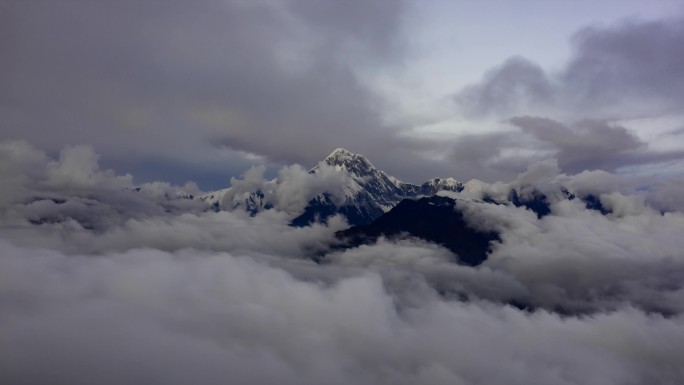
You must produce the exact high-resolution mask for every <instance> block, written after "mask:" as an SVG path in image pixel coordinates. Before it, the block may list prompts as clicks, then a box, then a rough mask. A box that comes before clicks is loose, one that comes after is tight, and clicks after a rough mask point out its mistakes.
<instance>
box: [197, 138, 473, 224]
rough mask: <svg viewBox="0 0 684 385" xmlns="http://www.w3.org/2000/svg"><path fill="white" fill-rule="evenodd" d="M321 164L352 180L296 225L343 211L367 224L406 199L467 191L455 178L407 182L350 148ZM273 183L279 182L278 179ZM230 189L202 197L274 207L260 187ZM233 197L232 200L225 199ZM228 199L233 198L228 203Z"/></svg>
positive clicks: (220, 204) (215, 203)
mask: <svg viewBox="0 0 684 385" xmlns="http://www.w3.org/2000/svg"><path fill="white" fill-rule="evenodd" d="M321 163H324V164H326V165H328V166H331V167H334V168H335V169H336V171H337V172H340V173H344V175H345V176H346V178H345V180H346V181H348V182H347V183H346V184H345V185H344V186H342V188H341V190H342V193H343V199H342V200H341V202H340V200H339V199H334V198H333V196H337V195H340V194H339V192H335V194H333V192H332V191H330V192H324V193H322V194H319V195H318V196H316V197H314V198H313V199H312V200H311V201H310V202H309V204H308V205H307V206H306V208H305V210H304V212H303V213H301V215H299V216H298V217H296V218H295V219H294V220H293V221H292V224H293V225H295V226H306V225H310V224H311V223H313V222H320V221H325V220H326V219H327V218H329V217H330V216H332V215H335V214H342V215H344V216H345V217H346V218H347V221H348V222H349V224H351V225H366V224H369V223H371V222H373V220H375V219H376V218H378V217H379V216H381V215H382V214H384V213H386V212H388V211H389V210H390V209H392V208H393V207H394V206H396V205H397V204H398V203H399V202H401V201H402V200H404V199H407V198H411V199H415V198H418V197H421V196H432V195H435V194H437V193H438V192H440V191H454V192H458V191H461V190H463V183H461V182H459V181H457V180H456V179H454V178H435V179H431V180H429V181H427V182H425V183H423V184H421V185H414V184H411V183H404V182H402V181H400V180H399V179H397V178H394V177H392V176H389V175H387V174H385V172H383V171H381V170H378V169H377V168H375V167H374V166H373V165H372V164H371V163H370V162H369V161H368V160H367V159H366V158H365V157H363V156H362V155H359V154H354V153H352V152H350V151H348V150H346V149H343V148H338V149H335V150H334V151H333V152H332V153H330V155H328V156H327V157H326V158H325V159H324V160H323V161H322V162H321ZM320 168H321V166H320V165H318V166H316V167H314V168H312V169H311V170H310V171H309V173H310V174H316V173H318V172H320ZM269 183H272V184H275V183H277V181H271V182H269ZM230 190H231V189H230V188H228V189H223V190H218V191H214V192H211V193H208V194H205V195H202V196H200V197H198V199H201V200H203V201H205V202H207V203H209V204H210V205H211V206H212V207H213V208H214V209H215V210H222V209H223V210H235V209H243V210H246V211H248V212H250V213H252V214H256V213H258V212H259V211H262V210H267V209H270V208H272V207H274V203H273V202H269V201H268V199H267V198H266V195H265V194H264V192H263V191H260V190H256V191H250V192H247V193H244V194H239V195H231V194H230ZM226 197H229V198H230V199H225V198H226ZM226 200H229V201H228V202H227V201H226Z"/></svg>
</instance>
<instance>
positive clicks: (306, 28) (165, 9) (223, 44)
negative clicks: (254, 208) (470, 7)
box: [0, 0, 420, 185]
mask: <svg viewBox="0 0 684 385" xmlns="http://www.w3.org/2000/svg"><path fill="white" fill-rule="evenodd" d="M4 8H5V10H6V11H7V14H10V15H11V17H10V20H9V22H8V23H5V24H3V28H4V29H5V30H6V31H7V33H4V34H2V36H3V37H2V38H0V48H1V49H2V51H3V52H6V53H7V55H5V57H6V60H3V61H2V63H1V64H0V66H1V67H0V74H2V83H3V87H1V88H2V91H0V92H1V94H0V101H2V103H0V109H1V110H2V116H3V118H2V121H0V127H1V129H2V132H3V134H4V135H3V136H4V137H5V138H10V139H25V140H28V141H30V142H31V143H34V144H35V145H37V146H38V147H40V148H44V149H47V150H49V151H58V150H59V149H60V148H61V147H62V146H64V145H66V144H71V145H73V144H89V145H92V146H94V147H95V148H96V149H98V151H99V152H100V153H102V154H103V156H104V158H105V160H106V163H107V164H108V165H111V166H113V167H116V168H119V169H121V168H126V169H131V170H135V169H137V168H144V167H147V166H145V165H146V164H153V163H156V164H158V165H159V164H163V163H164V162H165V161H167V160H169V159H173V161H174V162H176V163H178V162H179V160H182V163H181V164H182V166H183V167H179V168H178V169H179V172H184V175H182V176H180V175H172V176H173V180H174V181H175V182H177V183H182V182H183V181H185V180H188V179H192V176H193V170H195V171H197V172H198V174H206V172H207V170H206V168H211V169H212V170H213V171H214V172H215V173H216V176H217V178H219V177H222V178H226V179H227V177H228V176H230V175H235V174H237V172H239V171H241V170H242V168H243V167H244V165H245V160H244V154H245V153H253V154H257V155H260V156H264V157H266V158H267V159H269V160H271V161H275V162H285V163H293V162H297V163H301V164H305V165H307V166H309V165H313V164H315V163H316V162H317V161H319V160H320V159H321V158H322V157H323V156H325V155H326V154H327V152H329V151H331V150H332V149H333V148H336V147H340V146H344V147H349V148H351V149H353V150H355V151H358V152H361V153H376V152H377V153H379V154H381V153H383V151H380V150H381V149H383V148H386V147H387V146H388V145H389V146H392V147H394V148H397V150H401V149H405V150H407V151H406V152H404V155H405V156H407V155H408V156H411V157H413V158H414V159H418V158H419V156H418V155H417V154H415V153H414V152H415V150H417V149H419V148H420V144H417V143H414V142H413V141H411V140H406V139H402V138H400V137H399V136H398V135H397V131H398V129H397V128H390V127H384V125H383V124H382V122H381V121H380V116H379V112H378V111H379V108H378V107H379V106H380V100H379V99H377V97H376V96H375V95H374V94H373V93H372V92H371V91H370V90H369V89H368V88H367V86H366V85H365V84H364V83H363V81H362V80H361V79H360V78H359V76H358V75H359V72H360V71H363V70H364V68H369V67H370V66H377V65H380V64H382V63H388V61H389V60H390V59H395V58H396V57H398V55H400V53H401V45H400V44H399V43H398V42H396V36H397V30H398V28H399V23H400V16H401V13H402V4H401V3H400V2H392V3H386V2H380V1H364V2H353V3H344V4H339V2H336V1H326V2H316V4H312V3H311V2H308V1H295V0H292V1H287V2H259V3H257V4H249V3H248V2H235V1H229V2H223V1H202V2H200V3H194V4H193V5H192V6H190V5H188V4H186V3H185V2H182V1H169V2H163V4H162V3H160V2H156V1H146V2H142V3H133V2H125V3H120V2H113V1H99V2H96V3H92V2H61V3H50V2H10V3H9V4H5V5H4ZM312 148H317V149H319V151H311V149H312ZM227 149H228V150H227ZM216 159H222V160H223V161H224V163H223V164H217V161H216ZM387 164H391V162H387ZM236 167H239V168H236ZM198 170H201V172H200V171H198ZM146 174H149V172H148V173H146ZM181 178H184V179H181ZM203 179H204V180H206V179H207V178H206V176H205V177H204V178H203ZM214 185H216V184H214Z"/></svg>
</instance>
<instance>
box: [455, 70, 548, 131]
mask: <svg viewBox="0 0 684 385" xmlns="http://www.w3.org/2000/svg"><path fill="white" fill-rule="evenodd" d="M554 91H555V90H554V88H553V85H552V83H551V81H550V80H549V79H548V78H547V75H546V73H545V72H544V70H543V69H542V68H541V67H539V66H538V65H536V64H534V63H532V62H531V61H529V60H527V59H525V58H523V57H513V58H510V59H508V60H507V61H506V62H505V63H503V64H502V65H500V66H499V67H497V68H494V69H491V70H489V71H488V72H487V73H486V74H485V75H484V79H483V80H482V81H481V82H480V83H478V84H473V85H470V86H468V87H466V88H465V89H463V90H462V91H461V92H460V93H459V94H458V95H456V97H455V101H456V103H458V104H459V105H461V106H462V107H463V108H464V112H465V113H466V114H468V115H473V116H476V117H477V116H481V115H487V114H489V113H492V112H497V113H500V114H510V113H514V112H515V111H520V110H525V109H527V108H530V107H532V106H535V105H539V104H542V103H551V102H552V100H550V99H551V98H553V97H554Z"/></svg>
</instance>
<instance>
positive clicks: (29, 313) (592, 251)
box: [0, 142, 684, 384]
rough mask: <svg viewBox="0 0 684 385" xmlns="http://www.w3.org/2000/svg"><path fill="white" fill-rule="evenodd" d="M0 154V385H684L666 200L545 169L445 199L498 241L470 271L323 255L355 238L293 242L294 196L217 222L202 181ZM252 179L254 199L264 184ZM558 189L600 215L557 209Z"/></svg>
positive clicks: (294, 174)
mask: <svg viewBox="0 0 684 385" xmlns="http://www.w3.org/2000/svg"><path fill="white" fill-rule="evenodd" d="M0 158H1V159H2V160H3V161H2V162H1V163H0V164H2V168H0V172H2V180H3V181H6V183H3V184H2V201H0V202H1V206H0V229H1V230H2V231H0V293H2V295H1V296H0V298H1V300H0V340H1V341H2V346H3V348H2V349H0V380H2V382H7V383H13V384H41V383H55V382H58V383H73V384H86V383H93V382H97V383H102V384H107V383H112V384H113V383H121V382H127V383H139V382H146V383H171V384H173V383H187V382H188V381H196V380H197V379H201V381H202V382H203V383H208V384H211V383H225V382H226V381H230V382H235V383H252V384H254V383H272V382H276V381H277V382H279V383H293V384H295V383H296V384H307V383H322V382H324V383H339V384H348V383H361V384H366V383H367V384H383V383H387V384H390V383H393V384H396V383H406V384H415V383H427V384H446V383H449V384H454V383H456V384H477V383H488V384H618V383H619V384H646V383H663V384H667V383H678V382H681V380H682V378H684V372H683V371H682V365H681V356H682V354H684V340H682V338H681V335H682V334H683V333H684V318H683V316H682V314H683V312H684V300H682V299H683V298H684V288H683V287H682V284H681V282H684V253H683V252H682V250H684V244H683V242H684V241H682V238H681V236H680V234H681V231H682V229H684V214H682V208H683V207H682V205H681V201H677V200H676V199H673V198H672V197H674V196H681V187H678V186H675V185H671V184H668V183H663V184H658V183H652V186H653V187H652V188H651V189H648V190H644V189H643V188H642V187H641V186H642V183H643V182H644V181H643V180H635V179H630V178H626V177H624V176H619V175H614V174H609V173H606V172H596V171H595V172H585V173H580V174H565V173H561V172H560V170H559V167H558V165H557V162H556V161H554V160H548V161H546V162H542V163H540V164H536V165H533V166H531V167H530V168H529V170H528V171H527V172H525V173H523V174H521V175H520V176H519V177H518V178H517V179H516V180H514V181H512V182H509V183H497V184H493V185H487V184H482V183H479V184H478V183H477V182H471V183H469V184H468V185H467V186H466V187H467V188H466V190H464V192H463V193H448V194H449V195H450V196H452V197H454V198H456V199H457V207H458V208H459V209H460V210H462V211H463V212H464V215H465V218H466V220H467V221H468V222H469V223H470V225H472V226H475V227H481V228H484V229H490V230H492V229H494V230H497V231H500V232H501V238H502V241H501V242H500V243H495V244H493V250H492V252H491V254H490V256H489V258H488V260H487V261H486V262H485V263H484V264H482V265H481V266H478V267H476V268H473V267H468V266H461V265H457V264H454V263H453V262H452V261H453V257H452V256H451V255H450V254H449V251H448V250H446V249H444V248H442V247H440V246H437V245H432V244H427V243H425V242H423V241H418V240H413V239H400V240H387V239H381V240H380V241H379V242H378V243H376V244H374V245H365V246H360V247H358V248H353V249H348V250H332V251H331V250H330V249H329V247H330V245H331V244H334V242H335V238H334V232H335V231H337V230H340V229H343V228H345V226H346V223H345V222H344V220H343V219H342V218H339V217H338V218H335V219H333V220H331V221H329V222H328V224H327V225H314V226H312V227H307V228H293V227H289V226H288V225H287V224H288V222H289V219H291V217H292V213H291V212H290V211H292V210H294V208H295V207H298V203H297V202H299V199H298V198H295V199H293V200H291V201H288V200H285V201H284V203H283V204H282V206H276V207H274V208H273V209H271V210H265V211H263V212H260V213H258V214H257V215H255V216H250V215H248V214H247V213H245V212H242V211H240V210H235V211H221V212H214V211H213V210H211V209H209V207H207V205H206V204H204V203H203V202H199V201H197V200H191V199H187V195H188V194H190V193H192V192H193V191H191V190H192V188H193V186H192V185H188V186H183V187H179V186H173V185H170V184H166V183H162V182H156V183H151V184H145V185H138V186H136V185H133V184H132V183H131V179H132V178H131V176H130V175H124V176H122V175H116V174H115V173H114V172H112V171H109V170H102V169H101V168H100V167H99V165H98V163H97V155H96V154H95V153H94V152H93V151H92V150H91V149H89V148H87V147H68V148H65V149H64V150H63V151H62V152H61V154H60V156H59V157H58V158H52V157H50V156H48V155H46V154H45V153H43V152H41V151H39V150H36V149H35V148H33V147H32V146H30V145H28V144H26V143H21V142H3V143H2V144H1V145H0ZM258 171H259V170H256V172H251V173H250V172H248V173H246V174H245V178H244V179H243V180H242V181H243V182H245V183H249V181H256V183H257V184H258V185H263V183H264V182H263V178H262V177H261V175H260V174H259V172H258ZM304 174H305V173H304V172H303V170H301V169H300V168H298V167H296V166H293V167H287V168H284V169H283V170H282V171H281V174H280V176H281V178H282V180H283V182H282V184H283V186H284V187H283V188H284V190H283V194H284V193H285V192H293V196H295V197H296V196H298V195H297V194H298V192H299V191H303V190H302V189H301V185H300V184H299V182H301V181H302V178H305V177H304ZM307 175H308V174H307ZM331 175H332V174H331ZM329 180H334V178H333V177H330V179H329ZM317 183H318V182H315V183H314V182H311V181H309V182H306V181H304V182H303V185H304V186H309V187H310V191H317V190H316V189H318V188H319V187H320V185H319V184H317ZM321 183H323V182H321ZM475 186H479V187H477V188H476V187H475ZM295 187H299V189H295ZM561 187H565V188H568V189H570V190H571V191H573V192H575V193H576V194H578V195H586V194H594V195H596V196H597V197H598V199H599V200H600V202H601V203H602V204H603V205H604V206H605V207H606V208H607V209H609V211H610V213H609V214H607V215H603V214H601V213H600V212H598V211H596V210H591V209H587V208H586V206H585V204H584V202H583V201H581V200H580V199H579V198H578V199H573V200H567V199H563V198H562V197H563V193H562V191H561ZM510 189H516V191H519V194H520V196H524V194H526V193H529V194H532V193H533V192H534V191H540V192H543V193H544V194H545V195H546V196H547V197H548V201H549V204H550V209H551V213H550V215H547V216H545V217H543V218H541V219H539V218H538V217H537V215H536V214H535V213H533V212H531V211H529V210H526V209H525V208H524V207H515V206H513V205H504V204H500V205H496V204H492V203H485V202H484V201H482V198H483V197H484V196H485V195H488V196H492V197H496V196H497V194H505V193H506V192H507V191H509V190H510ZM195 193H197V192H195ZM307 194H309V193H305V194H304V195H307ZM292 202H295V203H292ZM313 256H316V257H317V260H318V261H319V262H318V263H316V262H314V259H313Z"/></svg>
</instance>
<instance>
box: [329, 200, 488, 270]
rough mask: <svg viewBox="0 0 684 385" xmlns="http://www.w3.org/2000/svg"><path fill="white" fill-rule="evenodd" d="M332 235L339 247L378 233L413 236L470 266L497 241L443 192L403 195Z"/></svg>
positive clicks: (366, 241) (359, 242) (366, 240)
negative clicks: (365, 219)
mask: <svg viewBox="0 0 684 385" xmlns="http://www.w3.org/2000/svg"><path fill="white" fill-rule="evenodd" d="M336 235H337V237H338V238H339V239H340V240H341V244H340V245H338V246H337V247H339V248H349V247H356V246H359V245H362V244H370V243H374V242H375V241H376V240H377V239H378V238H379V237H380V236H383V237H386V238H390V239H391V238H401V237H415V238H419V239H422V240H424V241H428V242H432V243H436V244H438V245H441V246H444V247H446V248H447V249H449V250H450V251H451V252H453V253H454V254H455V261H456V262H459V263H462V264H465V265H470V266H475V265H479V264H481V263H482V262H484V261H485V260H486V259H487V253H488V252H489V250H490V247H491V244H492V242H495V241H500V238H499V234H498V233H496V232H494V231H479V230H476V229H474V228H473V227H471V226H469V225H468V223H467V222H466V221H465V219H464V217H463V213H462V212H461V211H460V210H459V209H458V207H457V205H456V201H455V200H454V199H451V198H449V197H443V196H431V197H424V198H420V199H417V200H412V199H405V200H403V201H401V202H400V203H399V204H398V205H396V206H395V207H394V208H393V209H392V210H390V211H389V212H387V213H385V214H383V215H381V216H380V217H379V218H377V219H376V220H375V221H373V223H371V224H369V225H362V226H354V227H351V228H349V229H347V230H343V231H340V232H338V233H337V234H336Z"/></svg>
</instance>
